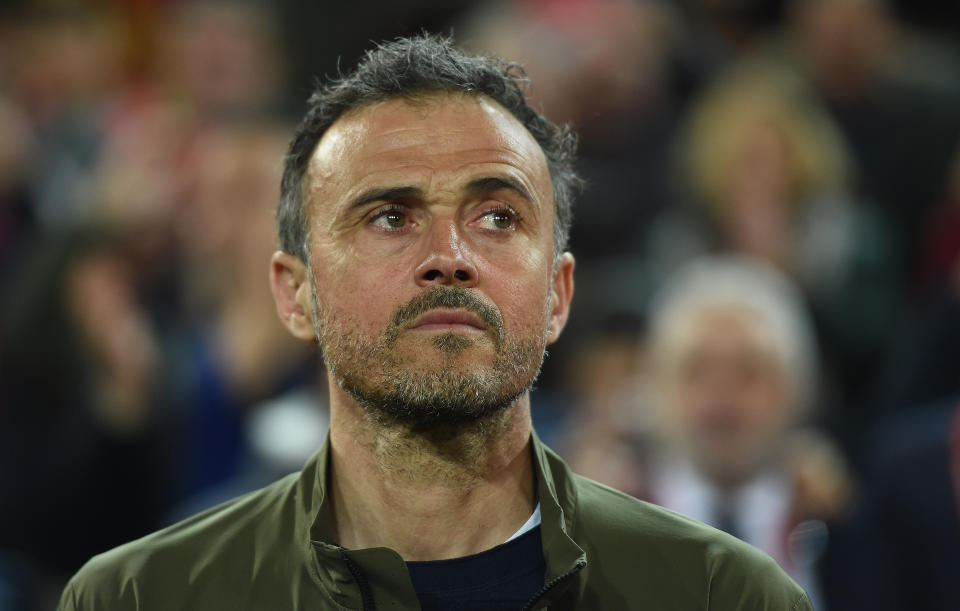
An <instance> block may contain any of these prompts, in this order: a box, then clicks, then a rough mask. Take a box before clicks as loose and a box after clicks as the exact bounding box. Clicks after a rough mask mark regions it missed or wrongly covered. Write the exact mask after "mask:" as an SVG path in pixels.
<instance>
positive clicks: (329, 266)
mask: <svg viewBox="0 0 960 611" xmlns="http://www.w3.org/2000/svg"><path fill="white" fill-rule="evenodd" d="M313 265H314V267H313V271H314V278H315V280H316V287H317V300H318V301H319V304H320V307H321V309H322V310H323V312H324V313H325V314H327V315H328V317H329V318H330V320H331V322H332V323H333V324H339V325H345V326H349V327H350V328H351V329H354V330H361V331H363V332H365V333H380V332H381V331H383V329H384V328H385V327H386V325H387V323H388V322H389V321H390V317H391V316H392V314H393V311H394V309H395V308H396V306H397V305H398V304H399V303H400V301H401V299H400V295H401V288H402V286H403V285H402V279H403V278H404V277H405V276H404V275H403V273H402V270H400V269H398V266H397V265H396V264H395V263H393V261H392V260H389V259H388V260H386V262H385V263H378V264H376V265H372V264H370V263H367V262H359V261H356V260H354V261H351V262H350V264H349V265H348V264H347V263H346V261H345V259H344V258H343V257H338V256H332V257H314V260H313ZM407 273H409V272H407Z"/></svg>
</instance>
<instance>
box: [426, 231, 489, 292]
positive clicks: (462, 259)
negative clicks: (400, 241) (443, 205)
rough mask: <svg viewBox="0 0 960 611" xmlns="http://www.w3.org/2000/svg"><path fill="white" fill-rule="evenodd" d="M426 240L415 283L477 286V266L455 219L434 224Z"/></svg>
mask: <svg viewBox="0 0 960 611" xmlns="http://www.w3.org/2000/svg"><path fill="white" fill-rule="evenodd" d="M426 240H427V252H426V254H425V255H424V258H423V261H421V262H420V264H419V265H418V266H417V269H416V271H415V275H416V280H417V284H418V285H420V286H431V285H434V284H442V285H456V286H462V287H465V288H469V287H472V286H476V284H477V280H478V279H479V276H478V273H477V268H476V266H475V265H474V263H473V256H472V254H471V253H470V250H469V246H468V245H467V244H466V243H465V242H464V241H463V239H462V236H461V235H460V232H459V231H458V229H457V225H456V223H455V222H452V221H451V222H449V223H436V224H435V225H434V226H433V227H431V228H430V230H429V233H428V234H427V236H426Z"/></svg>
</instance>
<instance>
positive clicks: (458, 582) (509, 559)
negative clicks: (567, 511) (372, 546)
mask: <svg viewBox="0 0 960 611" xmlns="http://www.w3.org/2000/svg"><path fill="white" fill-rule="evenodd" d="M407 568H408V569H409V570H410V579H411V580H412V581H413V587H414V589H415V590H416V591H417V597H419V599H420V607H421V608H422V609H423V611H442V610H447V609H470V610H471V611H493V610H497V611H501V610H506V609H510V610H512V611H516V610H517V609H520V608H521V607H523V605H524V604H526V602H527V601H528V600H530V599H531V598H533V596H534V594H536V593H537V592H538V591H539V590H540V588H542V587H543V582H544V578H545V576H546V569H547V565H546V561H545V560H544V558H543V544H542V541H541V539H540V527H539V526H537V527H535V528H533V529H531V530H530V531H528V532H526V533H524V534H522V535H520V536H519V537H517V538H516V539H513V540H512V541H508V542H507V543H504V544H502V545H498V546H497V547H494V548H492V549H488V550H487V551H485V552H481V553H479V554H474V555H473V556H464V557H463V558H452V559H450V560H433V561H429V562H408V563H407Z"/></svg>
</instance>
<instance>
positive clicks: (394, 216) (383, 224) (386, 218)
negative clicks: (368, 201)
mask: <svg viewBox="0 0 960 611" xmlns="http://www.w3.org/2000/svg"><path fill="white" fill-rule="evenodd" d="M407 221H408V219H407V214H406V213H405V212H403V211H401V210H384V211H383V212H381V213H380V214H377V215H376V216H375V217H374V218H373V221H371V224H372V225H375V226H378V227H380V228H381V229H386V230H388V231H394V230H397V229H403V228H404V227H406V226H407Z"/></svg>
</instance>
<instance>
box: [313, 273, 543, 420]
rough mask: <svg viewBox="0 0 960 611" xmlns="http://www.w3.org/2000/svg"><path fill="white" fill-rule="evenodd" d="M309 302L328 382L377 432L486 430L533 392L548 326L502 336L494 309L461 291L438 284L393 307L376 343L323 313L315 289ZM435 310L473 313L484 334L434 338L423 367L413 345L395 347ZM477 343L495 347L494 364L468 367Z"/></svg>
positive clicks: (350, 323) (352, 323) (348, 323)
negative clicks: (417, 321)
mask: <svg viewBox="0 0 960 611" xmlns="http://www.w3.org/2000/svg"><path fill="white" fill-rule="evenodd" d="M315 286H316V283H314V287H315ZM312 305H313V310H314V311H313V320H314V330H315V333H316V336H317V341H318V343H319V345H320V350H321V353H322V355H323V358H324V361H325V363H326V365H327V367H328V369H329V371H330V373H331V375H332V377H333V379H334V380H335V381H336V383H337V384H338V386H339V387H340V388H342V389H343V390H344V391H345V392H346V393H347V394H348V395H350V396H351V397H352V398H353V399H354V400H355V401H356V402H357V404H359V405H360V406H361V407H362V408H363V410H364V412H365V414H366V415H367V417H368V418H370V419H371V420H372V421H374V422H375V423H376V424H377V425H378V428H381V429H383V428H388V429H389V428H401V429H404V430H406V431H408V432H413V433H421V434H430V433H433V434H440V435H441V436H442V437H448V436H456V435H457V433H458V432H464V431H465V430H466V429H473V430H474V431H475V432H479V429H489V428H491V427H490V426H488V424H489V423H492V422H495V421H498V420H502V418H501V417H502V416H503V415H505V413H506V412H507V410H508V409H509V408H510V407H511V406H512V405H513V404H514V403H515V402H516V401H517V399H519V398H520V397H522V396H523V395H524V394H525V393H526V392H528V391H529V390H530V388H531V387H532V386H533V383H534V381H535V380H536V378H537V376H538V374H539V372H540V367H541V365H542V363H543V358H544V355H545V347H546V321H544V324H543V326H542V328H537V329H534V330H531V331H529V332H528V333H526V334H525V335H524V336H522V337H516V336H513V337H511V336H509V335H507V334H505V333H504V327H503V321H502V318H501V316H500V314H499V312H498V311H497V310H496V309H495V308H493V307H492V306H490V305H488V304H486V303H485V302H484V301H483V300H481V299H480V298H479V297H477V296H476V295H474V294H473V293H471V292H470V291H469V290H467V289H464V288H461V287H447V286H435V287H433V288H431V289H429V290H427V291H425V292H424V293H421V294H420V295H418V296H417V297H415V298H414V299H412V300H411V301H410V302H408V303H407V304H405V305H403V306H401V307H400V308H398V309H397V310H396V311H395V312H394V315H393V317H392V320H391V322H390V324H389V325H388V326H387V328H386V329H385V330H384V331H383V332H382V333H381V334H380V335H379V336H377V337H373V338H371V337H369V336H365V335H364V334H362V333H360V332H359V331H358V325H357V323H356V321H352V320H350V319H349V318H344V317H340V316H336V315H334V314H333V313H331V312H330V311H328V310H326V309H325V308H323V307H322V306H321V303H320V300H319V298H318V295H317V293H316V289H314V290H313V304H312ZM438 307H448V308H462V309H465V310H467V311H469V312H471V313H472V314H474V315H475V316H476V317H477V318H478V319H479V320H480V321H481V322H482V323H483V324H484V325H485V326H486V327H487V333H485V334H484V335H482V336H481V335H477V336H474V335H470V336H466V335H462V334H455V333H442V334H438V335H435V336H433V337H432V338H430V343H429V345H427V346H424V347H423V348H422V350H432V351H434V352H435V354H432V355H427V356H428V358H427V359H425V360H426V361H427V362H428V363H429V364H428V365H424V364H422V363H421V362H418V359H417V357H416V355H412V354H410V353H409V352H410V350H411V347H410V346H406V348H407V350H406V351H405V350H404V346H401V345H400V344H401V342H403V340H404V339H406V338H404V337H403V335H404V333H405V328H406V326H407V325H409V324H410V323H412V322H413V321H414V320H415V319H416V318H417V317H418V316H419V315H420V314H422V313H424V312H426V311H428V310H430V309H433V308H438ZM546 311H549V308H548V309H547V310H545V312H546ZM480 342H492V343H493V347H494V355H493V359H492V360H491V361H490V362H489V363H488V364H484V363H480V364H475V365H472V366H471V365H467V364H465V363H464V362H463V359H464V358H465V357H466V356H467V353H468V351H469V350H471V349H477V348H478V346H477V344H478V343H480ZM492 428H497V427H492Z"/></svg>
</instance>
